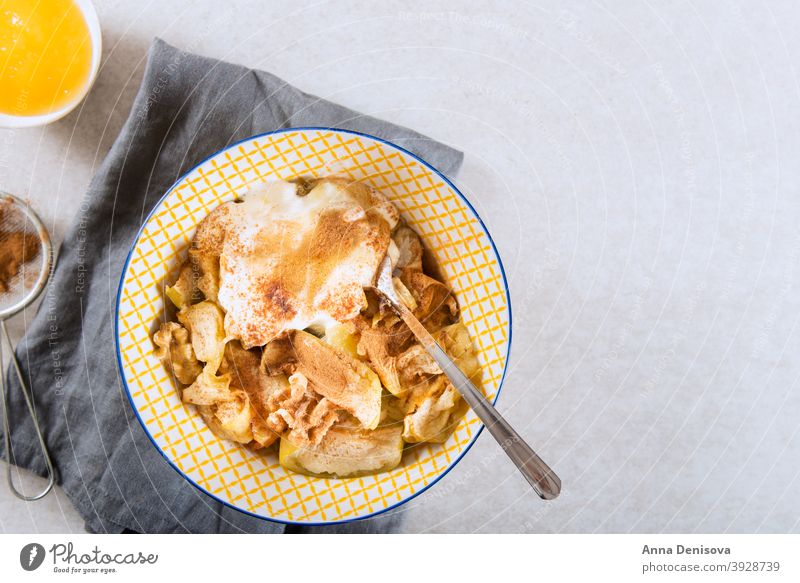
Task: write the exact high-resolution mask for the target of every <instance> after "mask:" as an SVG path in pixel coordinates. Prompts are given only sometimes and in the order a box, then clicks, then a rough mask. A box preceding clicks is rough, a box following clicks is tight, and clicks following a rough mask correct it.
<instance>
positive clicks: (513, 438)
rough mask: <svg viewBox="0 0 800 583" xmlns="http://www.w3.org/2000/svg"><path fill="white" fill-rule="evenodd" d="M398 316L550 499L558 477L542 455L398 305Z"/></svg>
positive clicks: (541, 493)
mask: <svg viewBox="0 0 800 583" xmlns="http://www.w3.org/2000/svg"><path fill="white" fill-rule="evenodd" d="M398 307H399V312H400V316H401V317H402V318H403V320H404V321H405V323H406V324H407V325H408V327H409V328H411V331H412V332H413V333H414V336H416V337H417V339H418V340H419V341H420V342H421V343H422V345H423V346H424V347H425V349H426V350H427V351H428V353H429V354H430V355H431V357H433V359H434V360H435V361H436V364H438V365H439V368H441V369H442V372H444V374H445V375H447V378H448V379H450V382H451V383H453V386H454V387H455V388H456V389H457V390H458V392H459V393H461V396H462V397H464V400H465V401H466V402H467V404H468V405H469V406H470V407H471V408H472V410H473V411H475V414H476V415H477V416H478V418H479V419H480V420H481V421H483V424H484V425H486V428H487V429H488V430H489V433H491V434H492V436H493V437H494V438H495V439H496V440H497V442H498V443H499V444H500V447H502V448H503V451H505V452H506V455H508V457H510V458H511V461H513V462H514V463H515V464H516V466H517V468H518V469H519V471H520V472H521V473H522V475H523V476H525V479H526V480H528V483H529V484H530V485H531V487H532V488H533V489H534V490H535V491H536V493H537V494H538V495H539V497H540V498H542V499H544V500H552V499H553V498H556V497H557V496H558V495H559V493H560V492H561V480H560V479H559V477H558V476H557V475H556V474H555V472H554V471H553V470H551V469H550V466H548V465H547V464H546V463H545V462H544V461H543V460H542V458H540V457H539V456H538V455H537V453H536V452H535V451H533V448H531V446H530V445H528V444H527V443H526V442H525V440H524V439H523V438H522V437H521V436H520V435H519V433H517V432H516V431H515V430H514V428H513V427H511V425H509V423H508V421H506V420H505V419H503V416H502V415H500V413H499V412H498V411H497V409H495V408H494V406H493V405H492V404H491V403H490V402H489V401H488V400H487V399H486V397H484V396H483V394H482V393H481V392H480V391H479V390H478V389H477V388H476V387H475V385H474V384H472V382H471V381H470V380H469V378H467V375H465V374H464V373H463V372H461V369H459V368H458V366H456V364H455V363H454V362H453V360H452V359H451V358H450V357H449V356H448V355H447V353H446V352H445V351H444V350H443V349H442V347H441V346H439V344H438V343H437V342H436V340H434V338H433V336H431V335H430V333H429V332H428V331H427V330H426V329H425V327H424V326H422V324H421V323H420V322H419V320H417V319H416V318H415V317H414V315H413V314H412V313H411V312H410V311H409V310H408V309H407V308H406V307H405V306H402V305H401V306H398Z"/></svg>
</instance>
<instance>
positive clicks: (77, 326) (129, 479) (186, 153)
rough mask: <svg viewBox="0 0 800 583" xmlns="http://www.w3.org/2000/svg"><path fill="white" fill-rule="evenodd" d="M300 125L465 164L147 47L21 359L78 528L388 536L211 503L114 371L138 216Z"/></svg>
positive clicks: (443, 166) (293, 96)
mask: <svg viewBox="0 0 800 583" xmlns="http://www.w3.org/2000/svg"><path fill="white" fill-rule="evenodd" d="M297 126H325V127H335V128H343V129H353V130H358V131H362V132H366V133H369V134H373V135H376V136H380V137H382V138H386V139H388V140H390V141H392V142H394V143H397V144H399V145H402V146H403V147H405V148H407V149H409V150H411V151H412V152H415V153H416V154H418V155H419V156H421V157H422V158H424V159H425V160H427V161H428V162H430V163H431V164H433V165H434V166H435V167H437V168H439V169H440V170H441V171H442V172H444V173H445V174H449V175H451V176H452V175H453V174H455V172H456V171H457V170H458V168H459V166H460V165H461V161H462V154H461V153H460V152H457V151H455V150H453V149H451V148H449V147H447V146H444V145H442V144H440V143H437V142H435V141H433V140H431V139H429V138H426V137H425V136H422V135H420V134H418V133H416V132H413V131H410V130H408V129H405V128H402V127H398V126H396V125H393V124H390V123H386V122H383V121H380V120H378V119H375V118H372V117H367V116H364V115H360V114H358V113H357V112H354V111H352V110H349V109H346V108H344V107H341V106H338V105H335V104H332V103H329V102H327V101H324V100H322V99H319V98H317V97H314V96H313V95H308V94H306V93H303V92H301V91H299V90H297V89H295V88H294V87H292V86H291V85H287V84H286V83H285V82H284V81H282V80H280V79H278V78H277V77H275V76H273V75H270V74H269V73H265V72H263V71H254V70H251V69H247V68H245V67H241V66H237V65H231V64H228V63H224V62H221V61H217V60H213V59H208V58H205V57H200V56H197V55H193V54H190V53H186V52H183V51H180V50H178V49H175V48H174V47H171V46H170V45H168V44H166V43H165V42H163V41H161V40H159V39H156V41H155V42H154V44H153V46H152V47H151V50H150V56H149V60H148V63H147V68H146V71H145V74H144V80H143V81H142V86H141V88H140V90H139V93H138V95H137V97H136V100H135V102H134V104H133V108H132V110H131V113H130V115H129V117H128V120H127V122H126V123H125V125H124V127H123V129H122V132H121V133H120V135H119V137H118V138H117V140H116V142H115V143H114V146H113V147H112V148H111V151H110V152H109V154H108V156H107V157H106V159H105V161H104V162H103V164H102V166H101V167H100V170H99V171H98V173H97V175H96V176H95V177H94V179H93V181H92V183H91V185H90V187H89V192H88V194H87V195H86V198H85V199H84V203H83V204H82V206H81V208H80V210H79V213H78V217H77V219H76V221H75V223H74V224H73V225H72V228H71V229H70V230H69V232H68V233H67V235H66V237H65V239H64V242H63V244H62V246H61V251H60V257H59V260H58V264H57V266H56V269H55V273H54V274H53V278H52V279H51V282H50V286H49V288H48V290H47V294H46V296H45V298H44V301H43V303H42V305H41V308H40V309H39V311H38V313H37V315H36V317H35V319H34V320H33V323H32V324H31V325H30V327H29V328H28V331H27V334H26V336H25V338H24V339H23V341H22V342H21V343H20V346H19V348H18V351H17V354H18V357H19V360H20V362H21V364H22V368H23V372H24V373H25V375H27V378H28V380H29V383H30V386H31V387H33V391H34V394H35V400H36V406H37V411H38V415H39V418H40V420H41V422H42V424H43V425H44V428H45V436H46V440H47V443H48V445H49V447H50V451H51V452H52V456H53V461H54V464H55V466H56V468H57V473H58V483H59V484H60V485H61V486H62V487H63V489H64V491H65V492H66V494H67V496H69V498H70V500H71V501H72V502H73V503H74V504H75V506H76V508H77V509H78V511H79V512H80V513H81V515H82V516H83V517H84V518H85V519H86V528H87V530H89V531H91V532H123V531H126V530H131V531H138V532H187V531H188V532H212V533H214V532H242V531H245V532H282V531H284V530H286V531H287V532H309V531H313V532H330V531H334V532H381V531H389V530H396V528H397V523H398V520H397V517H398V514H397V513H394V515H392V513H387V514H384V515H382V516H380V517H377V518H374V519H370V520H366V521H358V522H355V523H350V524H348V525H342V526H334V527H318V528H313V527H312V528H309V527H296V526H293V527H287V528H284V527H283V526H281V525H279V524H275V523H272V522H268V521H265V520H262V519H258V518H254V517H251V516H248V515H246V514H243V513H240V512H238V511H236V510H233V509H231V508H228V507H226V506H224V505H222V504H220V503H218V502H216V501H215V500H213V499H212V498H210V497H209V496H206V495H205V494H203V493H202V492H200V491H199V490H197V489H196V488H194V487H193V486H192V485H191V484H189V483H188V482H187V481H185V480H184V479H183V478H182V477H181V476H180V475H179V474H178V473H177V472H176V471H175V470H173V469H172V468H171V467H170V466H169V465H168V464H167V462H166V461H165V460H164V459H163V458H162V457H161V455H160V454H159V453H158V451H157V450H156V448H155V447H153V445H152V444H151V443H150V441H149V440H148V438H147V436H146V435H145V433H144V430H143V429H142V428H141V426H140V425H139V423H138V421H137V420H136V418H135V417H134V414H133V411H132V410H131V407H130V405H129V403H128V399H127V398H126V396H125V392H124V389H123V386H122V381H121V379H120V377H119V373H118V370H117V362H116V357H115V348H114V346H115V345H114V330H113V319H114V303H115V299H116V290H117V285H118V282H119V278H120V275H121V272H122V266H123V263H124V261H125V257H126V255H127V253H128V251H129V249H130V246H131V244H132V242H133V238H134V237H135V235H136V233H137V231H138V229H139V227H140V226H141V224H142V221H143V220H144V217H146V216H147V214H148V213H149V212H150V210H151V209H152V207H153V206H154V205H155V204H156V202H158V200H159V199H160V198H161V196H162V195H163V194H164V192H166V190H167V189H168V188H169V187H170V185H171V184H172V183H173V182H174V181H175V180H176V179H177V178H178V177H180V176H181V175H182V174H183V173H184V172H186V171H187V170H188V169H190V168H191V167H192V166H194V165H195V164H196V163H198V162H199V161H200V160H202V159H203V158H205V157H206V156H208V155H210V154H212V153H214V152H215V151H217V150H219V149H221V148H223V147H225V146H226V145H228V144H230V143H232V142H235V141H237V140H240V139H242V138H246V137H248V136H251V135H254V134H258V133H262V132H267V131H270V130H275V129H278V128H286V127H297ZM6 376H7V378H8V379H9V390H10V393H11V398H10V403H9V413H10V415H11V417H12V419H16V420H17V421H16V424H15V428H14V429H13V431H12V440H13V444H14V445H13V460H14V462H15V463H16V464H17V465H19V466H22V467H25V468H28V469H31V470H33V471H34V472H36V473H39V474H40V475H44V466H43V464H42V463H41V461H40V456H39V455H38V451H37V448H36V439H35V433H34V431H33V426H32V424H31V423H30V421H29V419H28V417H27V415H26V414H25V407H24V403H23V401H22V398H21V396H20V391H19V386H18V383H17V379H16V376H15V375H10V374H7V375H6ZM2 447H3V446H2V441H0V448H2ZM3 449H4V448H3ZM0 451H2V450H0ZM3 455H4V456H6V452H4V451H3Z"/></svg>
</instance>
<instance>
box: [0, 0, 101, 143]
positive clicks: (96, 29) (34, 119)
mask: <svg viewBox="0 0 800 583" xmlns="http://www.w3.org/2000/svg"><path fill="white" fill-rule="evenodd" d="M72 1H73V2H75V4H76V5H77V6H78V8H80V10H81V12H82V13H83V18H84V20H86V25H87V26H88V27H89V36H90V38H91V40H92V66H91V70H90V73H89V82H88V83H86V85H85V86H84V88H83V91H81V93H80V95H79V96H77V97H76V98H75V100H74V101H72V102H71V103H69V104H67V105H66V106H64V107H62V108H61V109H58V110H56V111H52V112H50V113H46V114H44V115H8V114H5V113H0V127H3V128H31V127H36V126H43V125H46V124H49V123H52V122H54V121H56V120H57V119H61V118H62V117H64V116H65V115H67V114H68V113H69V112H70V111H72V110H73V109H75V108H76V107H77V106H78V104H79V103H80V102H81V101H83V98H84V97H86V95H87V94H88V93H89V90H90V89H91V88H92V85H94V80H95V78H96V77H97V70H98V69H99V68H100V55H101V54H102V52H103V39H102V36H101V34H100V21H99V20H98V18H97V12H96V11H95V9H94V5H93V4H92V2H91V0H72Z"/></svg>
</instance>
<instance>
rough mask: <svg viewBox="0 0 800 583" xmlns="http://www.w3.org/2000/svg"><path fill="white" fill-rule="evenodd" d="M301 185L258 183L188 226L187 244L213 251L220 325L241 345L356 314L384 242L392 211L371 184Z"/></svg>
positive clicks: (324, 182) (386, 244)
mask: <svg viewBox="0 0 800 583" xmlns="http://www.w3.org/2000/svg"><path fill="white" fill-rule="evenodd" d="M304 192H305V189H303V188H302V187H300V186H299V185H298V184H295V183H293V182H285V181H276V182H270V183H264V184H261V185H258V186H256V187H254V188H253V189H251V190H250V191H248V192H247V193H246V194H245V195H244V196H243V197H242V200H240V201H231V202H227V203H224V204H222V205H221V206H219V207H218V208H216V209H215V210H214V211H213V212H211V213H210V214H209V215H208V216H207V217H206V218H205V219H204V220H203V221H202V223H201V224H200V225H199V227H198V231H197V235H196V236H195V239H194V243H193V248H194V252H196V253H202V254H204V255H212V256H218V257H219V290H218V296H217V297H218V302H219V305H220V306H221V307H222V308H223V309H224V310H225V321H224V324H225V333H226V335H227V337H228V339H239V340H241V342H242V344H243V345H244V346H245V347H251V346H263V345H264V344H266V343H268V342H270V341H271V340H273V339H274V338H276V337H277V336H279V335H280V334H281V333H283V332H285V331H287V330H303V329H306V328H312V327H315V326H327V325H329V324H331V323H332V322H333V321H346V320H349V319H351V318H354V317H355V316H357V315H358V314H359V312H361V310H362V309H364V308H365V307H366V296H365V294H364V287H366V286H369V285H371V284H372V282H373V280H374V277H375V272H376V271H377V269H378V266H379V265H380V262H381V261H382V260H383V257H384V256H385V255H386V253H387V252H389V247H390V246H393V243H392V240H391V231H392V229H393V228H394V227H395V225H396V224H397V221H398V219H399V213H398V211H397V209H396V208H395V207H394V205H393V204H392V203H391V202H389V201H388V199H386V197H384V196H383V195H382V194H381V193H379V192H378V191H376V190H375V189H373V188H371V187H369V186H367V185H364V184H361V183H357V182H352V181H350V180H347V179H345V178H326V179H323V180H319V181H317V182H316V183H314V184H313V186H312V187H311V189H310V190H308V192H307V193H304ZM393 251H394V250H392V252H393Z"/></svg>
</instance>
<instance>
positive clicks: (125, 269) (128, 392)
mask: <svg viewBox="0 0 800 583" xmlns="http://www.w3.org/2000/svg"><path fill="white" fill-rule="evenodd" d="M304 131H317V132H318V131H326V132H339V133H343V134H351V135H354V136H360V137H363V138H368V139H370V140H375V141H376V142H380V143H382V144H386V145H387V146H391V147H392V148H395V149H397V150H399V151H400V152H403V153H404V154H406V155H408V156H411V157H412V158H413V159H414V160H416V161H417V162H419V163H420V164H422V165H423V166H425V167H426V168H427V169H428V170H430V171H432V172H433V173H435V174H436V175H437V176H438V177H439V178H441V179H442V180H443V181H444V182H445V184H447V186H449V187H450V188H451V189H452V190H453V192H455V193H456V194H457V195H458V197H459V198H460V199H461V200H462V201H464V203H465V204H466V205H467V207H469V210H470V211H472V214H473V215H474V216H475V218H476V219H478V223H480V225H481V229H483V232H484V233H486V237H487V238H488V239H489V244H490V245H491V247H492V251H493V252H494V256H495V258H496V259H497V265H498V266H499V267H500V275H501V276H502V278H503V287H504V288H505V292H506V305H507V306H508V343H507V348H506V357H505V361H504V363H503V375H502V376H501V377H500V384H499V385H498V386H497V391H496V392H495V395H494V399H493V400H492V403H493V404H494V403H497V398H498V397H499V396H500V391H501V390H502V388H503V381H505V379H506V372H507V371H508V358H509V356H510V355H511V335H512V326H511V294H510V293H509V289H508V279H507V278H506V271H505V268H504V267H503V262H502V260H501V259H500V253H499V252H498V251H497V246H496V245H495V244H494V240H493V239H492V235H491V234H490V233H489V229H487V228H486V224H485V223H484V222H483V219H481V217H480V215H479V214H478V211H476V210H475V207H473V206H472V203H470V202H469V200H467V197H466V196H464V195H463V194H462V193H461V191H460V190H459V189H458V188H457V187H456V185H455V184H453V183H452V182H451V181H450V179H449V178H447V176H445V175H444V174H442V173H441V172H440V171H439V170H437V169H436V168H434V167H433V166H432V165H431V164H429V163H428V162H426V161H425V160H423V159H422V158H420V157H419V156H417V155H416V154H414V153H413V152H410V151H408V150H406V149H405V148H403V147H402V146H398V145H397V144H394V143H392V142H390V141H389V140H385V139H383V138H379V137H377V136H373V135H370V134H365V133H363V132H358V131H355V130H345V129H340V128H332V127H324V126H303V127H295V128H281V129H279V130H274V131H271V132H264V133H261V134H255V135H252V136H250V137H247V138H244V139H241V140H239V141H237V142H234V143H233V144H230V145H229V146H227V147H225V148H223V149H221V150H218V151H216V152H214V153H213V154H211V155H209V156H206V157H205V158H203V159H202V160H201V161H200V162H198V163H197V164H195V165H194V166H192V168H190V169H189V170H187V171H186V172H184V173H183V175H181V177H180V178H178V179H177V180H176V181H175V182H174V183H173V184H172V186H170V187H169V188H168V189H167V191H166V192H165V193H164V196H162V197H161V198H160V199H159V201H158V202H157V203H156V204H155V206H153V209H152V210H151V211H150V212H149V213H148V215H147V218H145V220H144V222H143V223H142V226H141V227H139V231H138V232H137V233H136V238H135V239H134V240H133V244H132V245H131V249H130V251H128V256H127V257H126V258H125V264H124V265H123V267H122V275H121V276H120V279H119V286H117V299H116V302H115V310H114V343H115V344H116V347H115V348H116V353H117V367H118V368H119V376H120V378H121V379H122V386H123V387H125V393H126V395H127V396H128V402H129V403H130V404H131V408H132V409H133V412H134V414H135V415H136V419H138V420H139V424H140V425H141V426H142V429H144V432H145V435H147V438H148V439H149V440H150V442H151V443H152V444H153V446H154V447H155V448H156V450H158V453H160V454H161V457H163V458H164V459H165V460H166V461H167V463H168V464H169V465H170V467H171V468H172V469H173V470H175V471H176V472H178V474H179V475H180V476H181V477H182V478H183V479H184V480H186V481H187V482H189V483H190V484H191V485H192V486H194V487H195V488H197V489H198V490H199V491H200V492H202V493H203V494H205V495H206V496H209V497H210V498H212V499H213V500H215V501H217V502H219V503H220V504H223V505H225V506H227V507H229V508H232V509H233V510H236V511H238V512H241V513H242V514H246V515H248V516H252V517H254V518H260V519H261V520H266V521H269V522H274V523H278V524H285V525H297V526H335V525H337V524H348V523H350V522H357V521H359V520H366V519H367V518H374V517H376V516H379V515H381V514H384V513H386V512H389V511H391V510H394V509H395V508H398V507H399V506H402V505H403V504H405V503H407V502H410V501H411V500H413V499H414V498H416V497H417V496H419V495H420V494H422V493H423V492H425V491H427V490H428V489H429V488H431V487H432V486H433V485H434V484H436V483H437V482H439V480H441V479H442V478H444V477H445V476H446V475H447V474H448V473H449V472H450V470H452V469H453V468H454V467H456V465H457V464H458V462H460V461H461V459H462V458H463V457H464V456H465V455H467V452H468V451H469V450H470V449H471V448H472V446H473V445H474V444H475V442H476V441H477V439H478V437H479V436H480V434H481V433H482V432H483V429H484V427H485V425H484V424H483V423H481V424H480V426H479V427H478V431H476V432H475V435H473V436H472V439H470V441H469V443H468V444H467V445H466V447H465V448H464V450H463V451H462V452H461V453H460V454H459V456H458V457H457V458H456V459H455V460H453V462H452V463H451V464H450V465H449V466H447V468H445V470H444V471H443V472H442V473H441V474H439V475H438V476H436V478H435V479H434V480H433V481H432V482H431V483H430V484H428V485H426V486H425V487H423V488H422V489H420V490H419V491H417V492H414V493H413V494H411V495H410V496H408V497H407V498H403V499H402V500H400V501H399V502H397V503H395V504H392V505H391V506H388V507H386V508H382V509H381V510H376V511H375V512H371V513H370V514H365V515H364V516H356V517H353V518H346V519H343V520H333V521H325V522H304V521H294V520H283V519H280V518H274V517H271V516H264V515H262V514H256V513H255V512H250V511H249V510H245V509H243V508H239V507H238V506H235V505H234V504H231V503H230V502H227V501H225V500H223V499H221V498H219V497H217V496H215V495H214V494H212V493H211V492H209V491H208V490H206V489H205V488H203V487H202V486H201V485H200V484H198V483H197V482H195V481H194V480H192V479H191V478H190V477H189V476H187V475H186V474H185V473H183V471H181V469H180V468H179V467H178V466H177V465H175V463H174V462H173V461H172V460H171V459H170V458H169V457H168V456H167V454H166V453H164V450H163V449H161V447H160V446H159V445H158V443H156V441H155V439H153V436H152V435H151V434H150V431H149V430H148V429H147V426H146V425H145V423H144V420H143V419H142V417H141V416H140V415H139V410H138V409H137V407H136V403H134V401H133V395H132V394H131V390H130V387H128V381H127V379H126V378H125V370H124V368H123V366H122V352H121V350H120V343H119V305H120V300H121V298H122V284H123V283H124V282H125V275H126V274H127V273H128V266H129V264H130V261H131V257H132V256H133V252H134V250H135V249H136V245H137V244H138V243H139V239H140V237H141V236H142V231H144V228H145V227H146V226H147V224H148V223H149V222H150V219H151V218H152V217H153V214H154V213H155V212H156V211H157V210H158V208H159V207H160V206H161V204H162V203H163V202H164V200H166V198H167V197H168V196H169V195H170V194H171V193H172V191H173V190H175V188H176V187H177V186H178V185H179V184H180V183H181V182H183V180H184V179H185V178H186V177H187V176H188V175H189V174H191V173H192V172H194V170H195V169H197V168H198V167H199V166H202V165H203V164H205V163H206V162H208V161H209V160H210V159H211V158H214V157H215V156H217V155H219V154H222V153H223V152H226V151H228V150H230V149H232V148H235V147H236V146H238V145H240V144H243V143H245V142H249V141H251V140H255V139H258V138H264V137H267V136H275V135H278V134H284V133H288V132H304Z"/></svg>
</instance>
